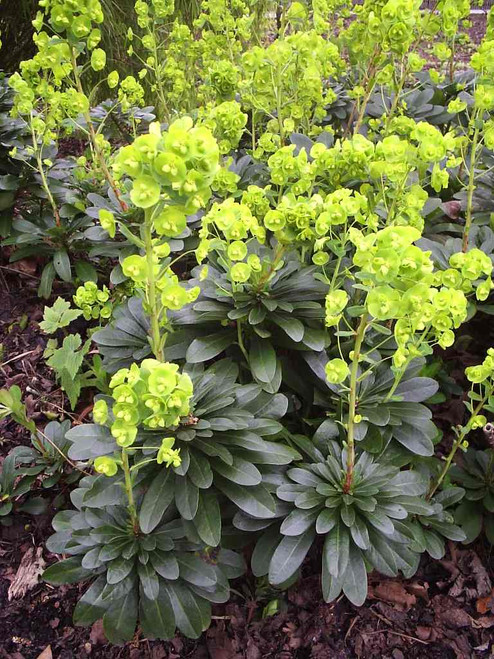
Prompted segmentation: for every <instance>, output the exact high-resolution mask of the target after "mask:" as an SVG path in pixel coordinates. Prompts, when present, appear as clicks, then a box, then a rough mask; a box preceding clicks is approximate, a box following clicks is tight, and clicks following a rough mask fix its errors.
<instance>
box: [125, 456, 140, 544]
mask: <svg viewBox="0 0 494 659" xmlns="http://www.w3.org/2000/svg"><path fill="white" fill-rule="evenodd" d="M122 469H123V472H124V479H125V480H124V483H125V494H126V495H127V502H128V506H127V508H128V511H129V516H130V522H131V524H132V531H133V533H134V534H135V535H138V534H139V532H140V527H139V518H138V516H137V508H136V504H135V499H134V488H133V483H132V475H131V473H130V466H129V454H128V452H127V449H125V448H123V449H122Z"/></svg>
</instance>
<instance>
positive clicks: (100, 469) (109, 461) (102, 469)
mask: <svg viewBox="0 0 494 659" xmlns="http://www.w3.org/2000/svg"><path fill="white" fill-rule="evenodd" d="M94 471H96V472H97V473H98V474H104V475H105V476H108V477H110V476H115V474H116V473H117V471H118V466H117V463H116V462H115V460H114V459H113V458H110V457H109V456H107V455H100V456H99V457H97V458H96V460H95V461H94Z"/></svg>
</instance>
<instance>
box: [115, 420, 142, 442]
mask: <svg viewBox="0 0 494 659" xmlns="http://www.w3.org/2000/svg"><path fill="white" fill-rule="evenodd" d="M111 434H112V435H113V437H114V438H115V441H116V442H117V444H118V445H119V446H121V447H122V448H128V447H129V446H132V444H133V443H134V441H135V438H136V437H137V427H136V426H130V425H129V424H128V423H127V422H126V421H123V420H122V419H116V420H115V421H114V422H113V423H112V426H111Z"/></svg>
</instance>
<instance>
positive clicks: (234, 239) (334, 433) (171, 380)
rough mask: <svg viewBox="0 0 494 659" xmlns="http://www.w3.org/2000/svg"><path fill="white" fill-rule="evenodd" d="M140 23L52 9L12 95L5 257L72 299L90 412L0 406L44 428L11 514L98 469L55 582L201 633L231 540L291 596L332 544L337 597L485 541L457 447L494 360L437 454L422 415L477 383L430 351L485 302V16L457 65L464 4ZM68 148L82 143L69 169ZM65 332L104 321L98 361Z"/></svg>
mask: <svg viewBox="0 0 494 659" xmlns="http://www.w3.org/2000/svg"><path fill="white" fill-rule="evenodd" d="M125 7H126V5H124V4H123V3H122V4H121V7H120V6H119V7H116V6H115V7H113V9H112V10H111V12H110V13H108V3H103V2H99V0H82V1H81V2H79V3H75V2H74V1H73V0H46V1H45V2H43V3H42V5H41V7H40V10H39V13H38V14H37V15H36V18H35V21H34V27H35V45H36V50H35V54H34V56H33V57H32V59H30V60H27V61H26V62H25V63H24V64H23V65H22V66H21V67H20V69H19V71H18V72H17V73H15V74H14V75H12V76H11V78H10V80H9V85H10V87H11V88H12V89H13V91H14V92H15V93H14V98H13V101H12V102H13V108H12V114H13V117H14V118H15V119H16V121H18V122H20V123H19V124H16V125H18V126H19V131H20V132H19V135H18V136H17V137H18V138H19V145H18V147H17V149H15V146H17V145H16V144H14V141H12V146H14V150H13V151H11V155H9V156H8V158H9V159H10V160H7V165H8V167H11V165H12V159H14V158H15V159H16V162H15V164H16V165H17V166H19V168H20V171H22V172H24V171H29V172H33V174H32V176H31V178H33V177H34V180H35V182H36V186H34V184H33V185H32V189H33V195H32V197H30V200H29V201H28V202H25V203H23V204H22V205H21V207H20V209H19V212H18V213H17V211H16V217H15V219H14V220H13V222H12V234H11V235H10V237H9V238H8V239H7V241H6V242H5V243H4V244H6V245H9V246H13V247H15V250H14V251H13V254H12V257H11V258H13V259H15V258H26V257H32V256H33V255H36V256H37V257H39V258H41V259H43V261H44V270H43V272H42V277H41V284H40V289H39V293H40V295H43V296H45V297H48V296H49V295H50V292H51V289H52V285H53V284H54V283H55V280H56V279H58V280H60V281H61V282H64V283H63V286H64V287H65V288H64V292H68V293H69V294H70V295H73V301H74V304H75V305H76V307H77V309H71V307H70V305H69V303H68V302H64V300H63V299H62V298H58V299H57V300H56V301H55V303H54V304H53V306H52V307H48V308H47V309H46V310H45V317H44V320H43V321H42V323H41V328H42V330H44V331H45V332H47V333H50V334H55V333H58V334H57V337H58V338H57V339H50V341H49V343H48V345H47V348H46V351H45V358H46V359H47V364H48V365H49V366H50V367H52V368H53V369H54V370H55V373H56V376H57V378H58V379H59V381H60V384H61V386H62V388H63V389H64V390H65V392H66V393H67V395H68V397H69V402H70V404H71V407H72V408H73V409H74V408H75V407H76V405H77V404H78V400H79V396H80V392H81V389H82V387H91V388H92V389H93V390H99V392H100V393H101V394H102V395H99V396H96V397H94V399H93V400H94V402H93V409H92V414H93V419H92V421H93V422H92V423H82V424H81V423H79V424H77V425H74V426H73V427H72V428H70V429H68V424H67V423H66V422H64V423H63V424H62V425H60V426H58V425H57V426H51V425H49V426H47V428H46V429H45V431H44V433H40V432H39V431H38V432H37V433H36V432H35V430H36V429H35V428H34V426H33V424H32V422H31V421H30V420H29V419H27V417H26V414H25V411H24V408H23V406H22V402H21V400H20V392H17V391H16V390H15V389H14V390H10V392H2V396H3V399H2V403H3V406H4V415H6V414H12V415H13V416H14V418H15V419H16V420H17V421H18V422H20V423H21V424H24V425H26V426H28V427H29V429H30V430H31V431H32V433H33V437H34V439H33V448H32V449H31V448H29V449H26V450H24V449H22V450H21V449H20V450H19V451H18V455H17V458H16V459H17V460H18V462H17V463H15V464H14V463H13V460H12V459H11V460H10V462H7V467H6V476H5V484H4V485H2V488H3V491H5V493H6V494H5V495H4V501H5V502H6V503H5V504H4V505H6V509H9V510H7V512H9V511H10V509H11V508H12V506H13V504H14V503H16V501H17V499H18V498H19V496H23V495H24V493H26V492H27V490H21V494H19V492H18V490H16V489H15V487H17V485H16V480H15V479H16V478H17V476H13V475H12V473H13V469H14V470H18V474H19V475H20V474H21V473H22V474H24V475H23V476H22V479H21V480H20V481H19V482H20V483H25V485H23V486H22V487H25V488H28V487H29V486H30V483H29V480H28V481H25V479H26V478H32V476H33V475H35V474H36V475H35V477H37V476H38V475H40V476H41V478H42V479H43V481H42V482H43V483H44V482H49V483H51V482H52V481H53V482H55V481H56V479H57V478H59V477H61V474H63V472H64V469H67V468H66V467H65V468H64V467H63V464H64V460H65V458H64V456H66V455H67V456H68V459H69V460H70V461H71V462H72V464H76V463H78V462H83V463H85V467H84V468H85V469H87V470H92V472H94V475H93V474H92V473H91V475H88V476H86V477H85V478H84V479H82V481H81V482H80V486H79V487H78V488H77V489H76V490H75V491H74V492H73V493H72V499H73V503H74V505H75V507H76V508H77V510H76V511H62V512H61V513H59V514H58V515H57V517H56V518H55V521H54V527H55V531H56V533H55V535H54V536H53V537H52V538H51V539H50V540H49V543H48V547H49V549H50V551H52V552H56V553H60V554H64V555H67V556H69V558H66V559H65V560H63V561H61V562H60V563H58V564H54V565H53V566H50V567H49V568H48V570H47V572H46V578H47V579H48V580H50V581H52V582H53V583H62V582H64V581H68V582H75V581H80V580H83V581H86V580H87V581H89V580H92V584H90V585H89V589H88V590H87V591H86V593H85V594H84V595H83V597H82V599H81V601H80V602H79V604H78V605H77V607H76V611H75V619H76V622H77V623H78V624H92V622H94V620H96V619H98V618H101V617H102V618H103V623H104V628H105V632H106V634H107V636H108V638H109V639H110V640H111V641H113V642H123V641H125V640H127V639H129V638H132V636H133V634H134V632H135V629H136V627H137V626H139V628H140V629H141V630H142V632H143V634H144V635H145V636H148V637H156V638H169V637H170V636H172V635H173V634H174V633H175V629H176V628H178V629H179V630H180V631H181V632H182V633H184V634H185V635H188V636H190V637H193V638H196V637H197V636H198V635H199V634H200V633H201V632H202V631H203V630H204V629H205V628H206V627H207V626H208V624H209V620H210V603H211V602H212V603H221V602H225V601H226V600H227V599H228V596H229V585H228V580H229V579H233V578H236V577H237V576H239V575H240V574H241V572H242V571H243V561H242V560H240V558H239V557H238V556H237V555H236V554H234V553H233V552H231V551H230V550H229V548H228V547H230V546H232V543H235V546H237V547H240V546H241V544H242V543H244V544H245V545H248V544H253V543H254V541H255V549H254V551H253V554H252V560H251V568H252V572H253V574H254V575H255V576H256V577H259V578H263V580H264V581H263V583H264V584H265V585H266V587H268V583H269V584H270V585H271V586H273V587H275V588H286V587H288V586H290V585H292V584H293V583H295V581H296V579H297V577H298V575H299V573H300V568H301V566H302V564H303V561H304V559H305V557H306V556H307V555H308V554H309V552H312V553H315V552H314V550H313V549H312V548H313V546H314V545H315V544H316V545H317V546H319V545H321V544H322V546H323V553H322V563H321V575H322V587H323V594H324V597H325V599H326V600H327V601H333V600H334V599H335V598H337V597H339V596H340V594H341V593H343V594H344V595H345V596H346V597H347V598H348V599H350V601H351V602H353V603H354V604H356V605H361V604H362V603H363V602H364V601H365V598H366V595H367V573H368V572H369V571H371V570H373V569H375V570H377V571H379V572H381V573H383V574H385V575H388V576H395V575H397V574H398V572H401V573H402V574H403V575H405V577H410V576H412V575H413V574H414V573H415V571H416V569H417V566H418V563H419V560H420V556H421V554H423V553H424V552H427V553H428V554H429V555H430V556H431V557H433V558H434V559H439V558H441V557H442V556H443V555H444V552H445V540H446V539H448V540H452V541H465V540H466V541H469V540H471V539H473V538H474V537H476V536H477V535H478V533H480V530H481V528H484V529H485V530H486V532H487V534H488V535H489V537H491V536H492V524H491V521H490V520H491V517H490V516H489V514H490V512H491V509H492V508H493V506H492V505H491V504H492V501H491V500H490V499H491V498H492V492H491V491H490V490H491V489H492V488H490V479H491V476H492V474H491V472H492V464H491V463H492V460H491V457H492V456H491V455H490V452H489V451H479V450H477V451H476V452H475V453H474V452H473V451H472V450H471V449H468V444H469V442H475V441H476V439H475V431H477V430H478V429H480V428H484V430H485V432H486V433H489V432H490V430H489V429H490V426H491V425H492V424H491V423H490V421H489V420H490V419H491V418H492V417H491V415H492V414H494V400H493V392H494V379H493V373H494V356H493V352H492V351H493V349H489V350H488V351H487V356H486V357H485V359H484V361H483V362H482V363H481V364H479V365H475V366H469V367H468V368H467V369H466V372H465V375H466V380H467V381H469V382H470V383H471V387H470V390H469V391H468V392H466V395H465V396H464V397H463V398H464V400H465V414H464V418H463V419H461V420H460V423H459V424H458V426H457V427H454V428H451V429H449V430H448V429H447V430H446V431H445V432H444V437H442V435H441V433H440V432H439V430H438V428H437V427H436V425H435V423H434V421H433V414H432V411H431V409H430V407H429V405H430V404H432V403H433V402H437V401H446V400H451V399H452V398H453V397H455V396H461V395H462V394H463V388H464V387H463V383H461V382H458V383H457V384H456V386H455V384H453V383H452V382H451V378H449V376H448V374H447V372H446V368H445V366H444V365H445V364H447V363H448V362H447V360H444V361H443V360H442V354H443V353H442V351H444V350H445V349H448V348H452V347H453V346H454V344H455V342H456V341H457V339H458V338H459V339H460V340H461V341H466V340H467V338H466V336H465V335H464V334H463V335H462V326H463V325H464V324H465V323H466V322H467V321H468V320H469V319H471V318H472V317H473V315H474V314H476V313H477V314H482V313H490V312H492V308H494V306H493V305H492V297H491V295H492V288H493V283H492V269H493V262H494V258H493V256H494V238H493V235H494V234H493V231H492V226H489V225H490V224H492V222H491V218H490V212H491V211H492V210H493V208H494V207H492V202H491V199H490V197H491V196H492V195H491V188H492V180H491V179H492V176H491V169H492V167H493V164H494V156H493V149H494V118H493V113H494V87H493V85H492V76H493V73H494V68H493V61H494V59H493V52H494V40H493V37H494V27H493V25H494V22H493V21H494V12H491V13H490V15H489V18H488V29H487V34H486V38H485V39H484V40H483V42H482V44H481V45H480V46H479V48H478V49H477V50H476V52H474V53H473V55H472V58H471V61H470V67H471V71H470V72H467V73H457V72H456V71H455V57H454V54H455V48H456V47H457V44H458V43H459V42H461V41H462V40H464V37H463V36H462V35H461V29H460V26H461V21H462V20H463V19H464V18H465V17H466V16H468V11H469V7H470V3H469V2H468V1H466V0H465V1H462V2H453V1H452V0H446V1H444V2H440V3H439V4H438V5H437V7H435V8H434V10H427V9H424V10H423V9H421V8H420V2H419V0H379V1H378V2H376V1H375V0H364V2H363V3H362V4H361V5H354V4H353V3H350V2H346V1H345V0H341V1H340V0H313V1H312V2H310V3H309V2H307V3H305V2H304V3H302V2H283V3H274V2H271V1H269V2H264V1H263V2H256V1H254V0H202V1H200V2H197V3H196V4H195V5H190V4H184V3H179V2H178V0H177V2H176V3H174V2H171V1H167V0H149V1H145V0H138V1H137V2H136V3H135V4H134V7H133V8H134V13H132V16H129V17H125V20H124V16H125V14H123V13H120V12H121V11H122V10H125ZM270 12H274V15H275V16H276V20H272V19H271V16H272V14H271V13H270ZM351 12H353V14H352V16H353V18H352V20H348V19H349V17H350V15H351ZM130 13H131V12H130V11H129V14H130ZM117 15H120V16H121V20H120V24H118V23H119V21H114V22H115V25H111V26H110V23H111V19H112V17H114V16H117ZM124 22H125V23H126V24H125V25H123V23H124ZM275 22H276V25H275ZM108 35H115V36H116V35H119V38H118V39H114V41H115V42H116V43H115V44H114V45H112V47H109V45H108V41H105V39H106V40H107V39H108ZM117 42H118V43H117ZM423 48H426V49H428V57H429V55H431V54H433V55H434V57H435V58H436V62H437V65H435V66H433V67H432V68H430V69H428V70H427V71H425V70H424V66H425V62H426V60H425V59H424V58H423V57H422V52H423ZM120 49H125V54H124V55H123V56H122V57H121V56H120V55H122V53H121V52H120ZM115 53H119V56H118V57H116V56H115ZM431 56H432V55H431ZM116 59H119V60H120V61H119V63H118V64H117V63H116V62H115V60H116ZM102 90H105V94H106V93H108V94H109V95H110V98H109V99H108V100H107V101H105V102H103V103H102V104H101V105H100V106H97V107H96V108H94V107H92V106H94V103H95V100H96V98H97V95H98V94H99V93H102ZM0 100H1V99H0ZM145 102H151V103H152V105H153V107H143V106H144V103H145ZM9 103H10V100H9V99H8V98H7V99H6V104H7V105H8V104H9ZM0 128H1V124H0ZM14 132H15V131H14ZM74 136H76V137H79V138H81V140H82V142H83V144H84V147H83V148H84V153H83V154H79V155H78V156H77V157H70V158H67V159H60V158H56V154H57V152H58V149H59V146H60V143H61V140H62V138H66V137H74ZM14 137H15V136H14ZM17 137H15V139H17ZM12 139H13V140H14V138H12ZM9 144H11V143H10V142H9ZM0 155H1V154H0ZM5 175H6V176H3V177H2V180H1V181H0V187H2V190H0V193H1V194H4V195H5V196H4V197H3V198H4V201H5V205H6V206H5V208H7V206H8V207H9V208H10V205H11V204H12V203H13V198H14V197H13V194H14V192H15V191H16V190H21V188H22V186H21V183H19V181H18V180H17V179H16V180H13V179H12V178H9V175H10V171H6V172H5ZM30 185H31V183H30ZM18 196H22V195H19V194H18ZM40 200H42V203H39V202H40ZM1 203H2V201H1V199H0V204H1ZM445 214H446V216H447V217H445ZM110 269H111V273H110V274H108V273H109V271H110ZM74 283H75V285H76V288H75V290H74V291H73V290H70V292H69V290H68V289H69V287H70V286H71V285H72V284H74ZM56 285H60V284H59V282H58V281H57V282H56ZM74 293H75V294H74ZM80 316H83V318H79V317H80ZM76 318H79V321H78V324H79V323H81V327H82V326H83V324H84V321H86V322H89V323H93V324H98V328H97V329H96V331H95V332H94V333H93V332H92V331H91V332H90V333H89V334H88V339H87V341H85V342H84V341H83V339H82V337H81V335H80V334H73V333H72V334H71V333H69V332H68V330H67V328H68V327H69V325H70V323H71V322H72V321H73V320H75V319H76ZM480 318H482V317H481V316H480ZM94 321H97V323H94ZM80 331H81V332H82V329H81V330H80ZM92 342H94V344H95V346H96V348H97V351H98V353H99V354H98V355H96V356H95V357H94V359H93V362H92V365H91V366H89V365H88V364H87V356H88V353H89V351H90V349H91V345H92ZM109 376H112V377H111V379H109ZM439 387H441V389H439ZM93 393H94V392H93ZM442 439H444V442H445V445H446V446H450V448H449V449H447V450H446V454H445V455H444V451H443V450H442V449H441V450H440V451H436V446H437V444H438V443H439V442H440V441H441V440H442ZM48 440H51V441H48ZM447 442H449V444H448V443H447ZM465 451H466V454H465V458H464V459H463V460H462V459H461V454H462V453H463V452H465ZM439 456H444V459H440V458H439ZM13 457H15V456H13ZM455 462H456V463H457V465H456V466H453V463H455ZM16 465H17V466H16ZM23 470H34V471H32V472H30V473H31V475H30V476H29V475H27V473H28V472H24V471H23ZM16 473H17V471H16ZM474 481H475V485H474ZM456 483H458V484H460V485H462V487H458V486H456V485H455V484H456ZM31 484H32V483H31ZM473 502H475V504H476V510H475V514H474V513H473V512H472V508H473ZM479 502H482V503H479ZM477 504H478V505H477ZM9 506H10V508H9ZM232 527H233V528H234V529H235V531H234V530H232ZM318 536H324V539H322V538H321V539H322V543H321V542H319V541H318ZM270 597H271V593H270ZM279 597H280V598H281V595H280V596H279ZM276 601H277V600H275V599H272V602H275V604H272V605H271V604H270V605H268V606H267V607H266V614H269V613H271V612H272V611H274V610H275V608H276V607H277V604H276Z"/></svg>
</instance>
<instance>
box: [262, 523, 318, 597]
mask: <svg viewBox="0 0 494 659" xmlns="http://www.w3.org/2000/svg"><path fill="white" fill-rule="evenodd" d="M314 537H315V531H314V530H313V529H311V530H309V531H306V532H305V533H304V534H302V535H298V536H286V537H284V538H283V540H282V541H281V542H280V544H279V545H278V547H277V548H276V551H275V552H274V554H273V557H272V559H271V563H270V566H269V582H270V583H271V584H272V585H273V586H277V585H281V584H283V583H284V582H285V581H288V579H290V578H291V577H293V575H294V574H295V573H296V572H297V570H298V569H299V567H300V566H301V565H302V563H303V561H304V558H305V557H306V556H307V552H308V551H309V549H310V548H311V546H312V542H313V541H314Z"/></svg>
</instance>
